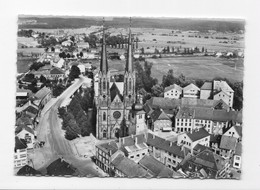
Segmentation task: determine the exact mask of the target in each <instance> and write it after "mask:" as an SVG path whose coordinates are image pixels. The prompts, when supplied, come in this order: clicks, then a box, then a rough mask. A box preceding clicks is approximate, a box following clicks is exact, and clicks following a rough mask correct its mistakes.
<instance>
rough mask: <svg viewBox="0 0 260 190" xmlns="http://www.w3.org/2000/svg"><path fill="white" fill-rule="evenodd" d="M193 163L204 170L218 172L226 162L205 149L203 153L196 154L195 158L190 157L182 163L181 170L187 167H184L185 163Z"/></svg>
mask: <svg viewBox="0 0 260 190" xmlns="http://www.w3.org/2000/svg"><path fill="white" fill-rule="evenodd" d="M187 161H188V162H193V163H195V164H196V165H200V166H203V167H206V168H210V169H212V170H215V171H218V170H221V169H222V168H223V167H224V165H225V163H226V161H225V160H224V159H223V158H222V157H221V156H219V155H217V154H215V153H213V152H212V150H209V149H205V150H204V151H202V152H200V153H198V154H197V155H195V156H192V157H190V158H189V159H187V160H186V161H185V162H184V163H182V168H183V167H184V168H186V169H187V167H188V164H186V165H185V163H187Z"/></svg>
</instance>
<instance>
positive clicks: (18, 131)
mask: <svg viewBox="0 0 260 190" xmlns="http://www.w3.org/2000/svg"><path fill="white" fill-rule="evenodd" d="M23 129H24V130H26V131H28V132H29V133H31V134H33V135H34V131H33V130H32V129H31V128H30V127H27V126H26V125H19V126H17V127H16V128H15V134H18V133H20V132H21V131H22V130H23Z"/></svg>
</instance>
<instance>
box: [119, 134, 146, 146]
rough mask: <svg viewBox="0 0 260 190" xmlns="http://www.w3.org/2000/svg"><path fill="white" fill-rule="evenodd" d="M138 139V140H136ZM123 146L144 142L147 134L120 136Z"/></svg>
mask: <svg viewBox="0 0 260 190" xmlns="http://www.w3.org/2000/svg"><path fill="white" fill-rule="evenodd" d="M136 140H137V142H135V141H136ZM119 141H121V145H122V146H133V145H135V144H142V143H145V142H146V136H145V134H139V135H133V136H128V137H124V138H120V139H119Z"/></svg>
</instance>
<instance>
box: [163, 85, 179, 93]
mask: <svg viewBox="0 0 260 190" xmlns="http://www.w3.org/2000/svg"><path fill="white" fill-rule="evenodd" d="M172 89H176V90H178V91H179V92H182V87H180V86H179V85H177V84H173V85H170V86H167V87H165V89H164V92H168V91H169V90H172Z"/></svg>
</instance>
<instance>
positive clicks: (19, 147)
mask: <svg viewBox="0 0 260 190" xmlns="http://www.w3.org/2000/svg"><path fill="white" fill-rule="evenodd" d="M27 164H28V155H27V144H26V141H25V140H24V139H19V137H17V136H16V137H15V148H14V167H16V168H17V167H22V166H25V165H27Z"/></svg>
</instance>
